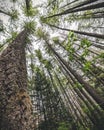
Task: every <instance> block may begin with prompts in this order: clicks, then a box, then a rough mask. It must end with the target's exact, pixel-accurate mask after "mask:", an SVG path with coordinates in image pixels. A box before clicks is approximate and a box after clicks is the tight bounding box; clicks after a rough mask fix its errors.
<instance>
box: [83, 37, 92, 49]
mask: <svg viewBox="0 0 104 130" xmlns="http://www.w3.org/2000/svg"><path fill="white" fill-rule="evenodd" d="M90 46H91V42H90V41H89V40H88V39H86V38H84V39H82V40H81V47H83V48H88V47H90Z"/></svg>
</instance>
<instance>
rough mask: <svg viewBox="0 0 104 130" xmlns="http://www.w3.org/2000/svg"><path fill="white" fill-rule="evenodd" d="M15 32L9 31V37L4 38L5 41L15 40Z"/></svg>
mask: <svg viewBox="0 0 104 130" xmlns="http://www.w3.org/2000/svg"><path fill="white" fill-rule="evenodd" d="M17 34H18V33H17V32H11V37H9V38H7V39H6V42H7V43H11V42H12V41H13V40H15V38H16V37H17Z"/></svg>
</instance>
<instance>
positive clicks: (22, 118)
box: [0, 30, 34, 130]
mask: <svg viewBox="0 0 104 130" xmlns="http://www.w3.org/2000/svg"><path fill="white" fill-rule="evenodd" d="M26 37H27V30H24V31H22V32H21V33H20V34H19V35H18V36H17V38H16V39H15V40H14V41H13V42H12V43H11V44H9V45H8V47H7V48H6V49H5V50H4V51H3V52H2V54H1V55H0V130H33V129H34V128H33V127H34V126H33V118H32V104H31V100H30V97H29V95H28V93H27V91H26V89H27V72H26V58H25V39H26Z"/></svg>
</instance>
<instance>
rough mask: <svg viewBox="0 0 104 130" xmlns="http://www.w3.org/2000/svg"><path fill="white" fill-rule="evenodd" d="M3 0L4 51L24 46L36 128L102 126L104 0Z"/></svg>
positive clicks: (0, 48)
mask: <svg viewBox="0 0 104 130" xmlns="http://www.w3.org/2000/svg"><path fill="white" fill-rule="evenodd" d="M0 3H1V4H0V54H1V55H2V53H3V52H4V51H5V49H6V48H7V46H11V47H12V46H14V45H13V43H14V42H15V43H16V48H15V53H17V54H18V46H19V45H20V44H19V43H22V44H23V46H24V48H25V54H24V55H25V57H26V69H27V78H28V81H27V83H28V84H27V85H28V87H27V89H28V91H29V93H30V97H31V99H32V102H33V116H34V118H35V120H34V122H33V123H34V124H35V126H36V128H35V129H37V130H104V8H103V7H104V2H103V0H42V1H34V0H23V1H22V0H8V1H2V0H0ZM18 37H19V40H17V38H18ZM16 40H17V41H16ZM20 48H21V47H20ZM18 55H19V54H18ZM20 56H22V53H21V55H20ZM22 58H23V57H22ZM22 58H21V59H22ZM0 62H1V61H0ZM21 71H22V70H21ZM0 73H1V71H0ZM0 75H1V74H0ZM19 75H21V76H22V72H21V74H19ZM18 82H19V81H18ZM25 82H26V81H25ZM7 93H8V92H7ZM0 99H1V100H2V98H0ZM1 130H2V129H1ZM21 130H22V129H21ZM26 130H27V129H26Z"/></svg>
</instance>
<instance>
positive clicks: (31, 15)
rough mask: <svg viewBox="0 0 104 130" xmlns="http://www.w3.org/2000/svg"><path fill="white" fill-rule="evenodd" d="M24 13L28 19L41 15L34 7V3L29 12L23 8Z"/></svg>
mask: <svg viewBox="0 0 104 130" xmlns="http://www.w3.org/2000/svg"><path fill="white" fill-rule="evenodd" d="M23 12H24V14H25V16H27V17H29V16H30V17H34V16H36V15H37V14H38V13H39V11H38V9H37V7H32V3H30V5H29V9H28V10H27V8H26V7H23Z"/></svg>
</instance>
